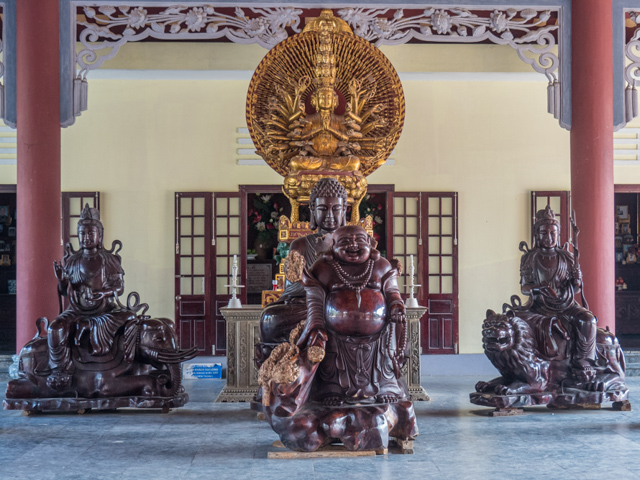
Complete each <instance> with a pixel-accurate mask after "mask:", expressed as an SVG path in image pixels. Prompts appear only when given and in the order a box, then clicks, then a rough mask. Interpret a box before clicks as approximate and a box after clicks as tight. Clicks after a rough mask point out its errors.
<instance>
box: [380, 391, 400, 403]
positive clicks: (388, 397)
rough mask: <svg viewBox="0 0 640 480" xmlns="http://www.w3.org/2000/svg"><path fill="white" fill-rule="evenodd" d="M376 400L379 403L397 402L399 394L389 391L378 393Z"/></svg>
mask: <svg viewBox="0 0 640 480" xmlns="http://www.w3.org/2000/svg"><path fill="white" fill-rule="evenodd" d="M376 401H377V402H378V403H397V402H398V396H397V395H394V394H392V393H387V394H384V395H378V396H377V397H376Z"/></svg>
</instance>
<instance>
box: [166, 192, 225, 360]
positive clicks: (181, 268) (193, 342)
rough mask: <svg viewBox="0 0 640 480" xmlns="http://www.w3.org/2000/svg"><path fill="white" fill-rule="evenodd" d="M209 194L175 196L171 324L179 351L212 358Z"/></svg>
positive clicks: (177, 194)
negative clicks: (186, 349)
mask: <svg viewBox="0 0 640 480" xmlns="http://www.w3.org/2000/svg"><path fill="white" fill-rule="evenodd" d="M211 198H212V194H211V193H207V192H188V193H187V192H180V193H176V199H175V201H176V204H175V212H176V215H175V222H176V225H175V292H176V307H175V321H176V329H177V331H178V337H179V339H180V347H181V348H191V347H194V346H195V347H196V348H197V349H198V353H199V354H200V355H212V354H213V353H214V348H213V345H215V333H216V332H215V328H214V322H213V320H212V316H211V298H210V294H209V292H210V291H211V244H212V239H213V235H212V221H211V220H212V211H211Z"/></svg>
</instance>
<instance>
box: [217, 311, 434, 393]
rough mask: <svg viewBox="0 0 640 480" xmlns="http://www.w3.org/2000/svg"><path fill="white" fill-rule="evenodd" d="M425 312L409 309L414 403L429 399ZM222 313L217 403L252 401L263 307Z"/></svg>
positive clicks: (407, 370)
mask: <svg viewBox="0 0 640 480" xmlns="http://www.w3.org/2000/svg"><path fill="white" fill-rule="evenodd" d="M426 311H427V309H426V308H425V307H415V308H407V324H408V326H409V330H408V332H407V334H408V340H409V341H408V349H409V354H408V357H407V363H406V364H405V366H404V368H403V369H402V376H403V378H404V380H405V382H407V386H408V387H409V393H410V394H411V399H412V400H429V395H427V392H426V391H425V389H424V388H422V386H421V385H420V318H422V316H423V315H424V314H425V313H426ZM220 312H221V313H222V315H223V316H224V318H225V320H226V322H227V384H226V385H225V387H224V388H223V389H222V392H220V395H218V398H217V399H216V402H250V401H251V400H252V399H253V397H254V395H255V394H256V393H257V391H258V388H259V385H258V369H257V368H256V366H255V362H254V348H253V346H254V344H256V343H258V342H259V341H260V316H261V315H262V306H260V305H243V306H242V308H221V309H220Z"/></svg>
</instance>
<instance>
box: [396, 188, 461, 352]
mask: <svg viewBox="0 0 640 480" xmlns="http://www.w3.org/2000/svg"><path fill="white" fill-rule="evenodd" d="M412 256H413V262H414V266H415V283H416V284H420V285H421V286H420V287H419V288H417V291H416V298H417V299H418V303H419V304H420V305H424V306H426V307H427V308H428V312H427V313H426V314H425V316H424V317H422V319H421V321H420V322H421V328H420V335H421V337H422V338H421V339H420V343H421V345H422V353H434V354H435V353H438V354H443V353H458V194H457V193H455V192H393V255H392V257H393V258H397V259H398V260H400V261H401V263H402V265H403V266H404V271H403V273H402V275H401V276H400V278H399V285H400V291H401V292H402V293H403V297H405V298H406V297H408V294H409V281H410V278H409V276H410V270H411V257H412Z"/></svg>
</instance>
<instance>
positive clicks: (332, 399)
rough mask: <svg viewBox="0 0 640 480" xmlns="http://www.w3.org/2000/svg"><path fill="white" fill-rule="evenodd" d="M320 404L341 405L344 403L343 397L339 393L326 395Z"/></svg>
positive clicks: (328, 405)
mask: <svg viewBox="0 0 640 480" xmlns="http://www.w3.org/2000/svg"><path fill="white" fill-rule="evenodd" d="M322 404H323V405H325V406H327V407H341V406H342V405H344V398H342V397H341V396H340V395H327V396H326V397H324V398H323V399H322Z"/></svg>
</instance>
